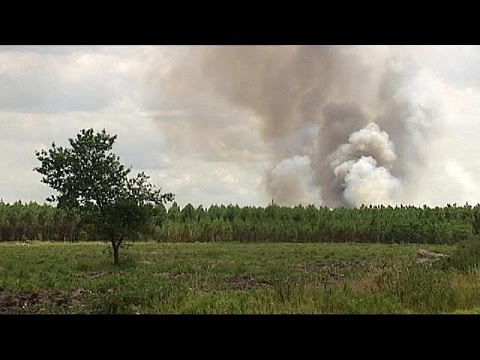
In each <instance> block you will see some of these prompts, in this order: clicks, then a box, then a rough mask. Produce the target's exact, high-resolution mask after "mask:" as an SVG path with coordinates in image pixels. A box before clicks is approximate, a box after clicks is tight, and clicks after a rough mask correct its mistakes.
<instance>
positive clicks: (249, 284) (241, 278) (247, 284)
mask: <svg viewBox="0 0 480 360" xmlns="http://www.w3.org/2000/svg"><path fill="white" fill-rule="evenodd" d="M226 282H227V284H228V286H229V288H233V289H235V290H250V289H255V288H268V287H270V286H272V284H271V282H270V281H267V280H262V279H256V278H254V277H253V276H249V275H233V276H229V277H228V278H227V279H226Z"/></svg>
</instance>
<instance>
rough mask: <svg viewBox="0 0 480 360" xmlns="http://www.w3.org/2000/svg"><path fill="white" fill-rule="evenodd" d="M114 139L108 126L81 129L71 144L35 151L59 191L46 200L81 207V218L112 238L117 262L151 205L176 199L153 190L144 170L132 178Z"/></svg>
mask: <svg viewBox="0 0 480 360" xmlns="http://www.w3.org/2000/svg"><path fill="white" fill-rule="evenodd" d="M116 138H117V136H116V135H113V136H111V135H109V134H108V133H107V132H106V131H105V129H104V130H102V131H101V132H98V133H95V132H94V130H93V129H88V130H85V129H83V130H81V132H80V133H79V134H77V137H76V138H75V139H69V143H70V146H71V147H70V148H63V147H57V146H56V145H55V143H52V147H51V149H49V150H48V151H46V150H41V151H37V152H36V153H35V155H36V156H37V159H38V160H39V161H40V162H41V166H38V167H35V168H34V170H35V171H37V172H39V173H40V174H42V175H43V178H42V180H41V181H42V182H44V183H45V184H47V185H49V186H50V187H51V188H53V189H54V190H56V191H57V192H58V195H56V196H55V195H52V197H50V198H48V199H47V200H48V201H51V202H55V201H56V202H57V203H58V208H60V209H76V210H79V211H80V212H81V215H82V220H84V221H85V222H86V223H87V224H90V225H91V226H92V227H93V228H94V229H95V231H96V232H98V233H99V235H100V236H101V237H103V239H104V240H107V241H110V242H111V244H112V247H113V250H114V262H115V263H118V261H119V259H118V248H119V246H120V245H121V243H122V241H123V240H126V239H133V238H135V237H136V236H138V235H139V233H141V231H142V230H143V229H144V228H145V227H146V224H147V223H148V221H149V214H150V209H151V206H152V205H155V204H160V203H162V202H166V201H172V200H173V194H170V193H168V194H161V192H160V190H156V189H154V187H153V185H151V184H150V183H148V182H147V180H148V179H149V177H148V176H147V175H145V174H144V173H143V172H141V173H139V174H138V175H137V176H136V177H133V178H132V177H128V175H129V174H130V172H131V169H130V168H126V167H125V166H124V165H122V164H121V163H120V158H119V157H118V156H117V155H115V154H114V153H113V152H112V147H113V144H114V142H115V140H116Z"/></svg>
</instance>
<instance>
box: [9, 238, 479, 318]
mask: <svg viewBox="0 0 480 360" xmlns="http://www.w3.org/2000/svg"><path fill="white" fill-rule="evenodd" d="M421 248H422V249H427V250H431V251H438V252H442V253H445V254H452V253H453V252H454V251H455V246H451V245H414V244H410V245H385V244H328V243H327V244H325V243H324V244H311V243H308V244H298V243H297V244H293V243H289V244H282V243H280V244H270V243H248V244H245V243H193V244H185V243H175V244H173V243H171V244H169V243H136V244H135V245H133V246H131V247H129V248H126V249H121V252H120V256H121V261H122V263H121V264H120V265H119V266H114V265H113V264H112V263H111V255H110V252H109V251H108V249H109V248H108V246H107V245H106V244H103V243H75V244H63V243H46V242H34V243H32V244H28V245H24V244H20V243H2V244H0V312H2V311H3V312H19V313H90V314H97V313H109V314H117V313H121V314H124V313H131V314H135V313H141V314H144V313H148V314H169V313H175V314H178V313H187V314H204V313H210V314H211V313H215V314H223V313H227V314H232V313H234V314H279V313H280V314H281V313H287V314H301V313H306V314H323V313H330V314H331V313H333V314H335V313H342V314H343V313H347V314H349V313H354V314H358V313H469V312H472V313H478V311H479V310H478V309H479V308H480V279H479V275H480V272H479V271H478V270H477V269H472V270H471V271H467V272H465V271H463V272H462V271H459V270H458V269H455V268H449V267H444V266H443V267H442V264H438V265H429V266H426V265H417V264H415V257H416V253H417V251H418V250H419V249H421Z"/></svg>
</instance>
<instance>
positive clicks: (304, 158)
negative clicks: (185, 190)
mask: <svg viewBox="0 0 480 360" xmlns="http://www.w3.org/2000/svg"><path fill="white" fill-rule="evenodd" d="M382 49H383V50H385V48H379V50H378V51H375V50H374V49H373V50H372V48H361V47H347V46H216V47H215V46H213V47H211V46H208V47H195V48H192V49H190V50H189V51H186V53H185V54H184V57H182V59H183V60H181V61H177V62H176V64H177V65H173V66H172V67H171V68H170V70H169V71H168V72H167V73H166V74H164V75H162V76H160V75H159V74H160V73H161V71H160V70H159V69H158V68H157V67H155V66H153V68H152V69H151V71H150V72H149V73H148V78H149V88H148V91H147V93H148V99H149V100H148V103H147V106H148V107H149V108H150V109H151V110H152V112H153V111H154V110H155V111H157V115H155V117H156V119H157V120H158V124H159V125H160V126H161V127H162V128H163V129H164V130H165V131H167V133H168V134H169V140H170V141H171V142H172V144H175V146H180V145H179V144H184V146H185V147H187V146H188V149H187V150H188V151H192V150H193V151H195V152H196V153H197V155H198V156H204V157H214V156H215V155H214V154H217V153H218V151H219V149H221V154H222V155H221V157H222V159H224V160H225V158H228V159H230V160H233V161H239V162H241V163H243V164H245V165H246V166H248V163H249V161H254V160H259V159H262V160H266V161H268V164H269V165H268V167H267V168H266V169H265V173H264V179H265V189H266V191H267V193H268V196H269V197H270V198H273V199H274V201H276V202H277V203H279V204H286V205H294V204H298V203H315V204H317V205H320V204H321V205H326V206H330V207H333V206H359V205H361V204H395V203H400V202H403V203H406V202H409V201H410V200H411V199H418V198H419V197H418V191H417V190H416V186H417V185H418V184H419V176H418V174H419V172H420V171H421V169H422V168H423V167H425V166H426V164H427V162H428V149H429V148H430V145H431V142H432V139H434V138H435V136H436V134H437V133H439V132H440V131H442V128H441V126H440V125H436V126H434V122H435V121H437V122H438V124H440V118H441V112H440V110H439V109H440V107H439V106H438V104H437V103H436V102H435V96H434V94H432V93H431V92H429V91H428V87H427V86H426V85H425V84H424V83H422V81H423V80H422V76H423V73H422V72H421V71H420V70H419V69H418V68H417V67H416V66H414V65H413V64H411V63H410V62H409V61H408V59H407V58H406V57H405V56H403V55H401V54H400V55H398V56H397V55H395V51H393V50H389V49H387V50H388V51H383V50H382ZM380 50H382V51H380ZM151 79H154V80H151ZM155 79H156V80H155ZM162 83H165V84H169V86H163V85H162ZM152 84H153V85H152ZM170 85H171V86H170ZM419 89H421V90H419ZM152 90H153V91H152ZM152 94H153V95H152ZM159 99H161V100H159ZM159 104H168V107H167V106H163V107H162V105H159ZM180 104H181V105H182V106H183V107H182V109H184V110H183V111H184V112H183V113H182V114H180V115H178V114H177V115H175V116H174V117H173V118H172V113H174V112H175V111H176V108H177V107H178V108H180ZM185 109H186V110H185ZM160 110H163V111H164V112H163V113H161V111H160ZM166 110H168V111H166ZM165 111H166V112H165ZM185 111H186V112H187V113H185ZM182 116H184V117H185V116H188V117H190V118H191V119H194V120H191V121H190V122H189V123H188V125H186V126H182V127H181V131H177V132H175V131H169V129H170V128H171V127H172V124H176V123H179V122H182V119H183V118H182ZM432 146H433V145H432ZM181 150H182V149H178V151H181ZM184 150H185V149H184ZM187 150H186V151H187ZM217 156H218V155H217Z"/></svg>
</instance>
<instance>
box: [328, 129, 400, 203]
mask: <svg viewBox="0 0 480 360" xmlns="http://www.w3.org/2000/svg"><path fill="white" fill-rule="evenodd" d="M395 159H396V155H395V150H394V145H393V143H392V142H391V141H390V139H389V137H388V134H387V133H386V132H385V131H382V130H380V128H379V127H378V125H377V124H375V123H369V124H368V125H367V126H365V127H364V128H363V129H361V130H359V131H356V132H354V133H353V134H351V135H350V137H349V138H348V144H342V145H340V146H339V147H338V149H337V150H336V151H335V152H333V153H332V154H331V155H330V156H329V157H328V160H329V162H330V168H331V169H332V171H333V174H334V176H335V179H334V182H333V186H334V188H335V189H336V190H337V191H339V192H342V194H343V197H344V199H345V200H346V201H347V203H348V205H351V206H359V205H362V204H392V203H393V202H394V201H393V194H394V193H395V192H396V191H397V190H398V188H399V187H400V181H399V180H398V179H397V178H395V177H394V176H393V175H392V174H391V173H390V171H389V169H391V167H392V165H393V162H394V161H395Z"/></svg>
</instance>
